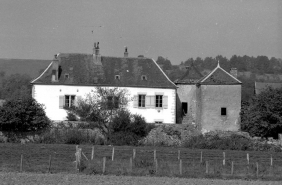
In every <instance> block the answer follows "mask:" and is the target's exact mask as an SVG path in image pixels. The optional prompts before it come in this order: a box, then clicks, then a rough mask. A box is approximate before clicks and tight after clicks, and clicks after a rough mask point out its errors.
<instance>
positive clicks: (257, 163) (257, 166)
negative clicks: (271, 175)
mask: <svg viewBox="0 0 282 185" xmlns="http://www.w3.org/2000/svg"><path fill="white" fill-rule="evenodd" d="M256 166H257V178H258V177H259V166H258V162H256Z"/></svg>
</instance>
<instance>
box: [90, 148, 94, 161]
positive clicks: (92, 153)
mask: <svg viewBox="0 0 282 185" xmlns="http://www.w3.org/2000/svg"><path fill="white" fill-rule="evenodd" d="M93 159H94V146H92V151H91V160H93Z"/></svg>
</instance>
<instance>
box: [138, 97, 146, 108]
mask: <svg viewBox="0 0 282 185" xmlns="http://www.w3.org/2000/svg"><path fill="white" fill-rule="evenodd" d="M145 97H146V95H138V107H145Z"/></svg>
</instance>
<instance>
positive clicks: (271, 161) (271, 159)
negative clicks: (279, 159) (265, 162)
mask: <svg viewBox="0 0 282 185" xmlns="http://www.w3.org/2000/svg"><path fill="white" fill-rule="evenodd" d="M270 166H271V167H272V166H273V158H272V155H271V156H270Z"/></svg>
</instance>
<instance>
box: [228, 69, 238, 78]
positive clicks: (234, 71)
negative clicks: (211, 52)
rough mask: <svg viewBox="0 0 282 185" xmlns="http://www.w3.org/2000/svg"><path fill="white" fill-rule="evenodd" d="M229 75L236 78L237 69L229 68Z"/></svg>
mask: <svg viewBox="0 0 282 185" xmlns="http://www.w3.org/2000/svg"><path fill="white" fill-rule="evenodd" d="M230 74H231V75H232V76H234V77H235V78H237V68H231V69H230Z"/></svg>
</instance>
